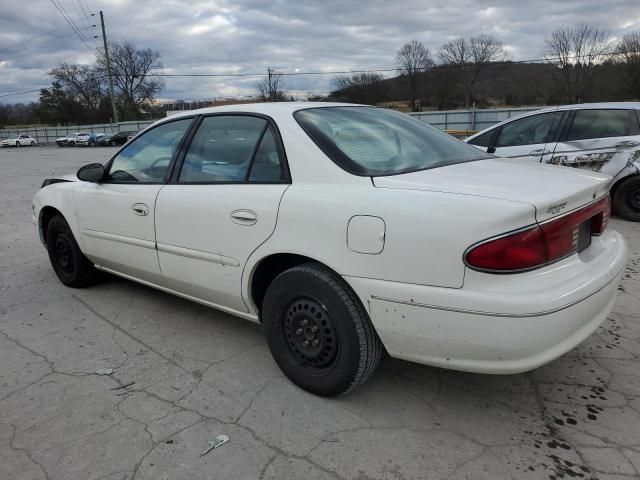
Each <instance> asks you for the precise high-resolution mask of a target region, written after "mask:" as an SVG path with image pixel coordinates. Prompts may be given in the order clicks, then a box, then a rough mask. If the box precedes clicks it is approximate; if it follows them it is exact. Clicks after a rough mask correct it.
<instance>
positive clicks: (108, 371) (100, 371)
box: [96, 368, 113, 375]
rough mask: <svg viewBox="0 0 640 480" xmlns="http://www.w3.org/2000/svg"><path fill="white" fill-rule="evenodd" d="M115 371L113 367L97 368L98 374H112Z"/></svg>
mask: <svg viewBox="0 0 640 480" xmlns="http://www.w3.org/2000/svg"><path fill="white" fill-rule="evenodd" d="M112 373H113V368H99V369H98V370H96V375H111V374H112Z"/></svg>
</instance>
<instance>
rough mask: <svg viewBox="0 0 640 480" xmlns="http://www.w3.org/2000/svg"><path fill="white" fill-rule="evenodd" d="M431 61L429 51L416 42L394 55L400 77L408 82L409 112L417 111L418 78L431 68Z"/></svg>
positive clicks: (406, 45)
mask: <svg viewBox="0 0 640 480" xmlns="http://www.w3.org/2000/svg"><path fill="white" fill-rule="evenodd" d="M433 65H434V63H433V59H432V58H431V53H430V52H429V49H428V48H427V47H425V46H424V45H423V44H422V43H421V42H419V41H417V40H411V41H410V42H409V43H405V44H404V45H403V46H402V48H400V50H398V53H397V54H396V66H397V67H398V71H399V72H400V75H403V76H405V77H406V78H407V80H408V82H409V100H410V102H411V110H412V111H414V112H415V111H417V110H418V106H417V105H416V99H417V97H418V77H419V75H420V74H421V73H423V72H425V71H426V70H427V69H429V68H431V67H433Z"/></svg>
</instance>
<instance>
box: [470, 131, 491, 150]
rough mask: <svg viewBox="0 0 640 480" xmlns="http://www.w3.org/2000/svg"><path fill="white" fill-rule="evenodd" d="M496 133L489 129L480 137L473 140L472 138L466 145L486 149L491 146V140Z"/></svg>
mask: <svg viewBox="0 0 640 480" xmlns="http://www.w3.org/2000/svg"><path fill="white" fill-rule="evenodd" d="M495 133H496V129H495V128H494V129H491V130H489V131H488V132H484V133H483V134H482V135H478V136H477V137H475V138H472V139H471V140H469V141H468V142H467V143H469V144H471V145H476V146H478V147H488V146H489V145H491V140H493V136H494V135H495Z"/></svg>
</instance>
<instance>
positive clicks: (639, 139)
mask: <svg viewBox="0 0 640 480" xmlns="http://www.w3.org/2000/svg"><path fill="white" fill-rule="evenodd" d="M464 141H465V142H467V143H469V144H471V145H474V146H475V147H477V148H479V149H481V150H484V151H486V152H488V153H493V154H494V155H497V156H499V157H510V158H518V159H522V160H523V161H527V162H545V163H552V164H556V165H565V166H568V167H575V168H583V169H587V170H593V171H596V172H602V173H606V174H608V175H611V176H612V177H613V181H612V183H611V196H612V199H613V205H614V210H615V212H616V213H617V214H618V215H620V216H622V217H624V218H626V219H628V220H633V221H640V102H629V103H586V104H581V105H565V106H560V107H553V108H546V109H542V110H538V111H535V112H529V113H526V114H524V115H521V116H518V117H515V118H510V119H509V120H505V121H504V122H501V123H499V124H497V125H493V126H492V127H490V128H487V129H485V130H483V131H481V132H479V133H476V134H475V135H472V136H470V137H468V138H467V139H465V140H464Z"/></svg>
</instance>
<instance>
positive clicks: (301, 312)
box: [283, 298, 338, 369]
mask: <svg viewBox="0 0 640 480" xmlns="http://www.w3.org/2000/svg"><path fill="white" fill-rule="evenodd" d="M283 328H284V334H285V336H286V340H287V346H288V347H289V351H290V353H291V354H292V355H293V357H294V358H295V359H296V360H297V361H298V362H299V363H300V364H302V365H303V366H305V367H307V368H311V369H324V368H327V367H329V366H330V365H331V364H332V363H333V361H334V360H335V358H336V356H337V353H338V337H337V335H336V331H335V328H334V324H333V320H332V319H331V316H330V315H329V313H328V312H327V311H326V310H325V308H324V307H322V306H321V305H320V304H319V303H318V302H316V301H315V300H313V299H311V298H298V299H296V300H294V301H293V302H291V303H290V304H289V307H288V308H287V309H286V310H285V321H284V323H283Z"/></svg>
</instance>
